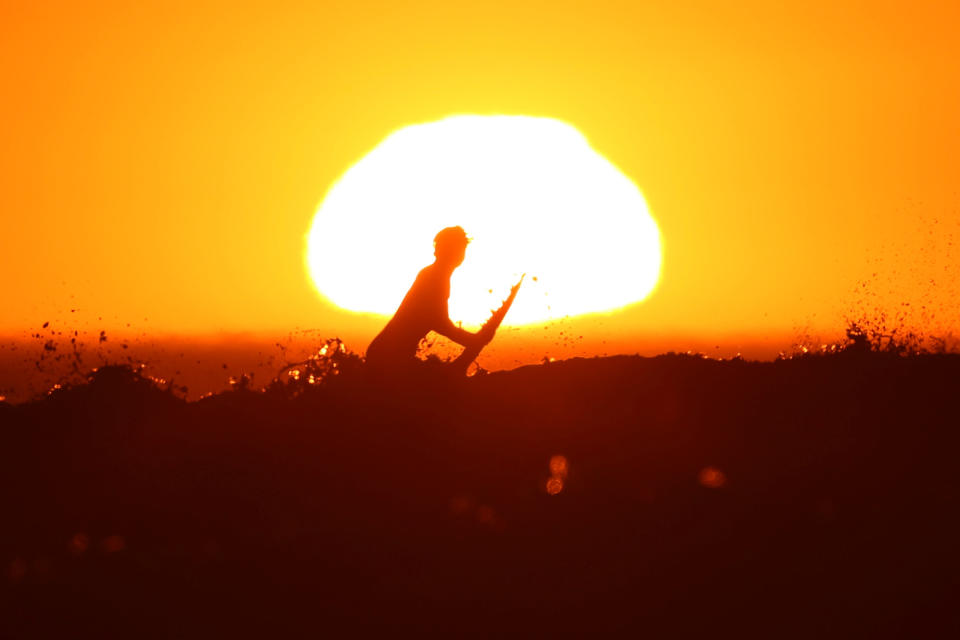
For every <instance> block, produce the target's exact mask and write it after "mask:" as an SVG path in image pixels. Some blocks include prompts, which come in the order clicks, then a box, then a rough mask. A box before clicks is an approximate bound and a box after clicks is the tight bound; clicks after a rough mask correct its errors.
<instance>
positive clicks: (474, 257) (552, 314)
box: [306, 115, 661, 327]
mask: <svg viewBox="0 0 960 640" xmlns="http://www.w3.org/2000/svg"><path fill="white" fill-rule="evenodd" d="M452 225H460V226H462V227H463V228H464V229H466V231H467V233H468V234H469V235H470V236H471V237H472V239H473V241H472V242H471V244H470V247H469V248H468V249H467V257H466V260H465V261H464V263H463V265H462V266H461V267H460V268H459V269H457V271H456V272H455V273H454V276H453V280H452V281H451V295H450V317H451V318H452V319H453V320H454V321H458V320H459V321H463V323H464V324H465V325H466V326H468V327H475V326H478V325H479V324H481V323H482V322H483V321H484V320H486V319H487V317H488V316H489V315H490V310H491V309H494V308H496V307H497V306H498V305H499V302H500V300H502V299H503V297H505V295H506V293H507V291H508V289H509V286H510V285H511V284H513V283H514V282H515V281H516V280H517V279H518V278H519V276H520V274H522V273H526V274H528V275H527V280H526V281H525V283H524V286H523V288H522V289H521V290H520V294H519V295H518V297H517V299H516V302H515V303H514V306H513V308H512V309H511V311H510V313H509V315H508V316H507V318H506V321H505V322H504V324H505V325H523V324H530V323H535V322H541V321H544V320H549V319H553V318H560V317H564V316H573V315H580V314H584V313H593V312H604V311H611V310H614V309H617V308H620V307H623V306H625V305H628V304H632V303H635V302H639V301H641V300H643V299H644V298H646V297H647V296H648V295H650V293H651V292H652V291H653V289H654V287H655V286H656V284H657V280H658V278H659V274H660V263H661V249H660V233H659V231H658V229H657V225H656V222H655V221H654V220H653V218H652V217H651V215H650V212H649V211H648V209H647V204H646V202H645V200H644V198H643V195H642V194H641V193H640V190H639V189H638V188H637V186H636V185H635V184H634V183H633V182H632V181H631V180H630V179H629V178H627V177H626V176H625V175H624V174H623V173H622V172H620V170H619V169H617V168H616V167H615V166H614V165H613V164H612V163H611V162H610V161H608V160H607V159H606V158H604V157H603V156H602V155H600V154H599V153H598V152H597V151H595V150H594V149H593V148H592V147H591V146H590V144H589V143H588V142H587V139H586V138H585V137H584V136H583V135H582V134H581V133H580V132H579V131H577V129H575V128H574V127H572V126H571V125H569V124H567V123H564V122H561V121H559V120H554V119H550V118H535V117H529V116H474V115H466V116H452V117H449V118H445V119H443V120H440V121H437V122H430V123H425V124H417V125H411V126H407V127H404V128H402V129H399V130H397V131H395V132H394V133H392V134H390V135H389V136H387V137H386V138H385V139H384V140H383V141H382V142H381V143H380V144H379V145H377V147H376V148H374V149H373V150H372V151H370V152H369V153H368V154H367V155H366V156H364V157H363V158H362V159H361V160H360V161H359V162H357V163H356V164H355V165H353V166H352V167H350V169H349V170H347V172H346V173H344V174H343V176H341V177H340V179H339V180H337V182H336V183H335V184H334V185H333V186H332V187H331V188H330V190H329V191H328V193H327V195H326V197H325V198H324V199H323V202H322V203H321V204H320V207H319V208H318V210H317V213H316V216H315V217H314V220H313V225H312V227H311V229H310V233H309V235H308V237H307V254H306V259H307V266H308V269H309V272H310V274H311V276H312V278H313V281H314V283H315V285H316V287H317V289H318V290H319V291H320V293H321V294H322V295H323V296H325V297H326V298H327V299H329V300H330V301H331V302H332V303H333V304H335V305H336V306H338V307H341V308H343V309H346V310H349V311H355V312H367V313H377V314H383V315H392V314H393V312H394V311H395V310H396V308H397V306H398V305H399V303H400V301H401V300H402V299H403V296H404V294H405V293H406V292H407V289H408V288H409V287H410V284H411V283H412V282H413V279H414V278H415V277H416V275H417V272H418V271H419V270H420V269H421V268H423V267H424V266H426V265H427V264H429V263H430V262H431V261H432V260H433V246H432V241H433V237H434V235H435V234H436V233H437V231H439V230H440V229H442V228H444V227H448V226H452ZM534 277H535V279H534Z"/></svg>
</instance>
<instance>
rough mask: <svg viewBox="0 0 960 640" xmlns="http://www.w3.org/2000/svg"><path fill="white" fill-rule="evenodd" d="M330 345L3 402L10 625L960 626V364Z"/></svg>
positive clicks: (226, 630) (956, 360)
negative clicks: (312, 374)
mask: <svg viewBox="0 0 960 640" xmlns="http://www.w3.org/2000/svg"><path fill="white" fill-rule="evenodd" d="M348 364H350V361H349V360H343V361H342V362H341V363H340V365H341V370H344V371H345V375H338V376H334V375H328V376H326V377H325V378H324V379H323V380H322V383H318V384H314V385H312V386H307V385H305V384H297V385H293V384H286V385H284V384H279V383H278V384H275V385H274V386H272V387H271V388H269V389H267V390H266V391H252V390H250V389H249V388H247V386H246V385H245V384H242V383H241V384H238V385H237V388H236V390H234V391H231V392H227V393H223V394H220V395H217V396H213V397H210V398H207V399H205V400H202V401H199V402H195V403H186V402H184V401H183V400H181V399H180V398H178V397H177V395H176V394H175V393H173V392H172V391H171V390H169V389H164V388H160V387H158V386H157V385H155V384H154V383H152V382H151V381H149V380H145V379H143V378H141V377H139V375H138V374H136V373H135V372H133V371H131V370H129V369H123V368H116V367H107V368H104V369H101V370H100V371H98V372H97V373H96V374H95V375H94V376H93V377H92V380H91V382H90V383H89V384H87V385H84V386H80V387H76V388H73V389H68V390H62V391H59V392H56V393H54V394H52V395H51V396H49V397H47V398H45V399H43V400H41V401H37V402H34V403H30V404H26V405H20V406H16V407H12V406H10V405H5V404H0V425H2V427H0V437H2V443H0V452H2V453H0V468H2V472H0V473H2V474H3V477H2V482H0V504H2V505H3V515H4V530H3V535H2V542H0V562H2V563H3V566H2V568H3V571H4V574H3V576H2V583H0V589H2V593H3V596H2V597H0V636H3V637H13V638H21V637H22V638H27V637H126V638H130V637H137V638H146V637H164V638H166V637H180V638H182V637H191V638H193V637H230V636H234V637H237V636H240V637H251V636H255V637H278V638H279V637H284V638H288V637H306V636H309V637H357V636H361V635H366V634H369V633H373V632H388V631H390V632H405V635H406V634H409V633H416V634H419V635H422V636H430V637H465V636H482V637H491V636H498V637H519V636H527V637H566V636H573V637H596V636H604V635H607V636H609V635H628V634H629V635H630V636H631V637H636V636H639V635H641V634H642V635H643V636H645V637H667V636H669V637H677V636H682V637H689V636H693V635H700V636H702V635H703V634H710V635H711V636H712V637H724V636H726V635H729V634H731V633H736V634H737V635H739V636H741V637H811V636H816V637H823V636H827V637H881V636H882V637H949V636H951V635H953V634H955V633H956V632H958V631H960V625H958V613H957V611H956V606H955V605H956V593H957V586H958V585H957V575H958V573H957V571H958V569H960V566H958V565H960V563H958V555H960V554H958V551H957V540H958V539H960V526H958V517H957V514H958V507H960V492H958V488H960V471H958V462H957V451H958V445H960V432H958V428H957V427H958V425H960V408H958V403H957V399H958V398H960V356H952V355H925V356H911V357H898V356H896V355H890V354H875V353H859V354H857V353H847V352H844V353H840V354H836V355H829V356H818V357H806V358H796V359H793V360H784V361H778V362H772V363H747V362H742V361H723V362H718V361H712V360H705V359H702V358H698V357H691V356H675V355H671V356H661V357H658V358H640V357H625V356H624V357H613V358H602V359H593V360H571V361H565V362H556V363H551V364H546V365H542V366H535V367H524V368H521V369H517V370H514V371H509V372H502V373H494V374H489V375H482V376H474V377H473V378H469V379H465V380H459V381H450V382H448V383H443V384H441V383H440V382H438V381H434V383H430V384H423V385H422V386H411V388H410V389H407V390H393V391H387V390H384V389H383V388H379V387H371V386H369V385H367V384H366V383H364V381H363V379H362V377H361V376H358V375H352V376H351V375H347V374H346V371H347V370H348V369H349V367H348V366H347V365H348ZM354 364H356V363H354ZM331 366H332V365H331ZM328 373H329V371H328ZM307 374H308V372H306V371H305V372H303V375H307ZM296 377H298V378H300V375H297V376H296ZM302 382H303V380H302V378H301V379H300V380H298V383H302ZM418 382H419V381H418ZM953 637H956V636H955V635H953Z"/></svg>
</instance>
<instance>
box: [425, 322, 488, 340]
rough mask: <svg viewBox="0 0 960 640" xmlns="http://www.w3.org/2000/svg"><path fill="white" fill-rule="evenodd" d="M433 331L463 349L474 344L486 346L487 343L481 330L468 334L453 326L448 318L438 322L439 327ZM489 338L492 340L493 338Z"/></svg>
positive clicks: (464, 330) (462, 329)
mask: <svg viewBox="0 0 960 640" xmlns="http://www.w3.org/2000/svg"><path fill="white" fill-rule="evenodd" d="M434 331H436V332H437V333H439V334H440V335H443V336H446V337H448V338H450V339H451V340H453V341H454V342H456V343H457V344H460V345H463V346H464V347H469V346H473V345H476V344H486V343H487V342H489V340H487V338H486V335H485V334H484V331H483V329H481V330H480V331H478V332H477V333H470V332H469V331H467V330H466V329H464V328H462V327H458V326H457V325H455V324H453V321H452V320H450V318H444V319H443V320H442V321H441V322H440V326H438V327H437V328H435V329H434ZM490 337H491V338H492V337H493V336H490Z"/></svg>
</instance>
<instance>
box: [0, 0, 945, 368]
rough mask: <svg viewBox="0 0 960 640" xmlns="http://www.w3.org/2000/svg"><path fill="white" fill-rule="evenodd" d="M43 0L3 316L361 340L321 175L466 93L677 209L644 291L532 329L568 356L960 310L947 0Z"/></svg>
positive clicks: (1, 151)
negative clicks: (342, 292) (658, 268)
mask: <svg viewBox="0 0 960 640" xmlns="http://www.w3.org/2000/svg"><path fill="white" fill-rule="evenodd" d="M50 4H51V3H16V4H14V5H10V4H7V5H5V6H4V8H3V9H2V10H0V12H2V13H0V69H2V71H0V73H2V74H3V85H4V99H3V100H2V101H0V136H2V138H0V140H2V143H0V206H2V210H3V229H2V235H0V243H2V246H0V260H2V261H3V273H4V274H5V276H6V277H5V279H4V283H3V286H4V294H5V301H4V312H3V314H2V315H0V333H3V334H7V335H11V336H14V337H16V336H21V335H24V334H26V333H29V331H30V330H35V329H37V328H39V325H40V324H41V323H42V322H45V321H48V320H49V321H53V322H59V323H61V325H62V326H69V325H71V323H73V324H75V325H77V326H81V327H86V328H95V329H97V330H99V329H100V328H104V329H107V330H108V331H113V332H119V333H123V332H131V333H134V334H141V333H146V334H147V335H150V336H159V335H166V334H182V335H199V334H207V333H214V332H220V331H227V332H240V331H242V332H251V333H254V334H268V335H269V334H276V333H283V332H286V331H287V330H290V329H293V328H296V327H300V328H311V329H317V330H318V331H319V333H320V334H322V335H341V336H344V337H346V338H347V339H348V340H352V341H353V343H354V344H356V345H358V346H362V345H363V344H365V341H366V340H368V339H369V338H370V337H371V336H372V335H373V333H374V332H375V331H376V329H377V328H378V327H379V326H380V324H381V323H382V319H380V318H376V317H374V318H365V317H357V316H353V315H350V314H346V313H343V312H340V311H337V310H335V309H332V308H330V307H329V306H326V305H325V303H323V302H322V301H321V299H320V298H319V296H317V294H316V292H315V290H314V289H313V287H312V286H311V283H310V279H309V276H308V274H307V273H306V270H305V268H304V256H303V254H304V247H305V234H306V233H307V231H308V229H309V227H310V222H311V219H312V217H313V214H314V211H315V210H316V206H317V203H318V202H319V201H320V200H321V198H322V197H323V195H324V193H325V192H326V190H327V188H328V187H329V186H330V185H331V184H332V183H333V182H334V181H335V180H336V178H337V177H338V176H339V175H340V174H341V173H342V172H343V171H345V170H346V169H347V168H348V167H349V166H350V165H351V164H352V163H354V162H356V161H357V160H358V159H359V158H360V157H361V156H363V155H364V154H365V153H366V152H367V151H369V150H370V149H372V148H373V147H374V146H375V145H376V144H377V143H378V142H379V141H380V140H382V139H383V138H384V137H385V136H386V135H388V134H389V133H390V132H391V131H393V130H396V129H397V128H399V127H402V126H404V125H407V124H411V123H417V122H425V121H431V120H437V119H439V118H442V117H444V116H447V115H450V114H456V113H478V114H488V113H504V114H525V115H533V116H547V117H551V118H557V119H559V120H562V121H565V122H569V123H571V124H572V125H574V126H575V127H577V128H578V129H579V130H580V131H581V132H583V133H584V134H585V135H586V136H587V138H588V139H589V140H590V142H591V144H592V145H593V147H594V148H595V149H596V150H598V151H599V152H601V153H602V154H603V155H604V156H605V157H606V158H608V159H609V160H610V161H611V162H613V163H614V164H615V165H616V166H617V167H619V168H620V169H621V170H622V171H623V172H624V173H625V174H626V175H628V176H630V178H631V179H632V180H633V181H634V182H636V183H637V185H639V187H640V188H641V189H642V190H643V193H644V195H645V196H646V198H647V201H648V203H649V205H650V209H651V211H652V213H653V215H654V217H655V218H656V220H657V223H658V225H659V226H660V230H661V233H662V236H663V243H664V245H663V246H664V263H663V271H662V279H661V282H660V284H659V287H658V289H657V291H656V292H655V293H654V295H653V296H652V297H651V298H650V299H649V300H648V301H646V302H645V303H643V304H640V305H637V306H634V307H630V308H628V309H626V310H623V311H621V312H619V313H617V314H614V315H610V316H604V317H601V318H586V319H581V320H576V321H570V322H566V323H558V324H557V325H555V326H551V327H548V328H547V329H546V330H544V329H543V328H542V327H539V328H538V329H537V332H536V333H531V334H530V335H529V336H527V337H528V338H531V339H532V337H536V338H537V339H538V340H540V341H541V342H542V343H543V344H549V345H553V346H551V347H550V349H551V350H552V351H551V353H556V355H557V356H564V355H572V354H574V353H580V352H584V351H587V352H597V351H609V352H615V351H636V350H641V351H645V350H648V349H649V348H650V345H652V344H656V345H657V346H658V347H663V346H666V345H673V347H672V348H675V349H677V350H682V349H686V348H710V347H712V345H714V343H716V344H723V345H725V346H726V347H730V348H733V347H735V346H736V345H739V344H741V343H746V342H750V341H754V342H762V343H764V344H768V345H776V344H782V345H783V346H784V347H785V346H787V345H788V344H789V342H790V341H791V340H793V339H795V338H796V337H797V336H798V334H799V333H802V332H804V331H809V332H810V333H812V334H822V335H824V336H834V335H836V334H837V333H838V332H839V330H840V329H841V328H842V327H843V324H844V319H845V317H846V316H848V315H851V314H854V315H856V314H860V313H861V312H866V313H870V314H873V313H874V311H875V309H874V308H875V307H877V308H879V310H881V311H883V310H886V311H888V312H890V313H894V314H895V313H898V312H901V311H903V310H906V314H907V315H906V322H907V323H908V324H912V325H914V326H916V327H919V328H921V329H924V330H929V331H934V332H937V333H941V334H943V333H946V332H948V331H956V330H957V329H958V328H960V327H958V324H960V321H958V319H957V314H956V312H955V307H954V304H955V302H954V301H955V300H956V299H957V294H958V284H957V277H956V272H955V266H954V265H956V264H958V263H960V261H958V260H957V257H958V256H957V255H956V248H955V247H954V245H953V244H952V243H953V241H954V240H956V239H957V238H960V236H957V232H958V230H960V229H958V207H960V196H958V194H957V182H956V179H957V157H956V150H957V149H958V148H960V119H958V115H957V114H960V83H958V82H957V78H958V77H960V44H958V40H957V39H956V37H955V26H956V24H957V23H958V22H957V20H958V18H960V16H958V11H960V9H958V7H960V5H957V4H956V3H944V2H937V3H930V4H929V5H927V6H922V5H918V3H916V2H910V3H907V2H904V3H901V4H900V5H899V6H894V5H890V4H885V5H884V6H883V7H878V6H876V3H836V2H814V3H803V4H802V5H798V6H797V7H796V8H783V7H780V6H779V5H780V4H781V3H770V2H752V3H742V4H740V5H738V6H732V5H730V4H729V3H704V4H703V5H702V6H697V5H691V4H688V3H676V2H669V1H666V0H665V1H663V2H655V3H649V2H647V3H634V2H623V3H579V4H577V5H571V4H568V3H560V4H558V3H556V2H536V3H522V2H519V3H518V2H517V1H516V0H510V1H509V2H485V3H482V4H480V5H475V6H472V7H467V6H461V4H460V3H450V2H440V1H435V2H420V3H413V4H410V5H400V4H396V3H381V2H375V3H359V2H343V3H312V4H311V5H310V6H304V5H302V3H291V4H290V5H289V6H286V3H284V2H282V1H280V2H278V1H277V0H272V1H271V2H268V3H267V2H265V3H262V4H261V5H260V6H259V7H257V8H250V7H249V3H244V5H243V7H239V6H238V5H237V4H236V3H232V2H231V3H226V2H225V3H222V4H220V5H219V6H215V3H204V4H205V5H206V6H205V7H204V8H201V9H198V8H196V7H194V6H193V3H171V2H137V3H129V2H123V3H119V2H118V3H112V4H110V3H101V4H99V5H97V6H91V5H92V4H96V3H82V6H81V5H77V4H76V3H63V4H62V6H50ZM680 4H684V6H683V7H680V6H678V5H680ZM837 4H845V5H847V6H845V7H838V6H836V5H837ZM468 231H469V230H468ZM332 241H339V242H344V243H351V244H352V245H354V246H356V247H357V249H358V250H361V249H362V238H342V239H334V240H332ZM468 260H469V256H468ZM383 268H384V269H385V270H386V269H390V268H391V265H387V264H385V265H383ZM413 275H414V274H413V273H411V274H410V277H411V278H412V277H413ZM864 282H865V283H866V287H861V286H860V285H861V283H864ZM505 284H509V283H499V282H498V283H491V286H498V285H505ZM903 302H909V303H911V306H910V307H909V308H908V307H904V306H901V303H903ZM922 305H925V306H926V308H925V309H921V306H922ZM71 309H76V311H75V312H73V313H71ZM931 313H935V315H934V316H932V317H931V316H930V314H931ZM98 318H102V320H99V319H98ZM128 325H129V328H128ZM560 331H564V336H563V337H561V336H560V333H559V332H560ZM580 335H584V336H585V337H584V338H583V339H580V338H579V336H580ZM571 336H573V338H571ZM520 337H522V336H518V335H512V337H511V336H505V337H504V339H503V342H502V343H501V346H500V348H501V357H504V353H505V352H504V351H503V350H504V349H509V348H512V347H510V346H509V345H511V344H514V345H516V344H519V342H518V341H519V338H520ZM511 340H512V341H513V342H511ZM605 340H606V341H607V345H606V346H604V345H603V341H605ZM554 343H557V344H555V345H554ZM771 348H775V347H771ZM544 350H545V349H536V350H534V351H533V352H530V353H529V354H527V355H528V356H530V357H533V358H535V359H539V357H542V354H543V352H544ZM525 357H526V356H525Z"/></svg>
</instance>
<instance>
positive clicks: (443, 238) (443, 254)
mask: <svg viewBox="0 0 960 640" xmlns="http://www.w3.org/2000/svg"><path fill="white" fill-rule="evenodd" d="M469 243H470V239H469V238H468V237H467V232H466V231H464V230H463V227H447V228H446V229H443V230H441V231H440V233H438V234H437V235H436V237H435V238H434V239H433V255H434V256H436V258H437V262H438V263H441V264H445V265H449V266H452V267H458V266H460V264H461V263H462V262H463V258H464V257H465V256H466V255H467V245H468V244H469Z"/></svg>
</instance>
